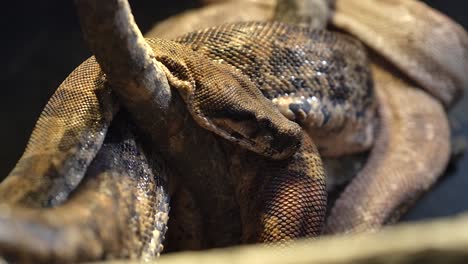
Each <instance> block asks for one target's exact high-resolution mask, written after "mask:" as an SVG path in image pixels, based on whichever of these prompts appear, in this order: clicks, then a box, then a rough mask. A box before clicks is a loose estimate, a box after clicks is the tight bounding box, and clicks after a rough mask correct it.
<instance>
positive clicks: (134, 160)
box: [0, 115, 169, 263]
mask: <svg viewBox="0 0 468 264" xmlns="http://www.w3.org/2000/svg"><path fill="white" fill-rule="evenodd" d="M117 119H118V120H114V122H113V125H112V126H111V127H110V128H109V132H108V134H107V136H106V139H105V141H104V143H103V145H102V146H101V148H100V150H99V152H98V153H97V154H96V157H95V158H94V159H93V161H92V162H91V164H90V165H89V167H88V169H87V170H86V177H85V178H84V180H83V182H82V183H81V184H80V186H79V187H78V189H77V190H76V191H75V192H74V193H73V194H72V195H71V196H70V197H69V199H68V200H67V201H66V202H65V203H64V204H63V205H61V206H59V207H55V208H49V209H31V208H25V207H19V206H13V205H10V204H9V205H7V204H2V206H0V251H1V255H2V257H4V258H5V259H6V260H8V261H12V262H15V263H17V262H21V263H38V262H40V263H52V262H53V263H69V262H77V261H85V260H91V259H94V260H98V259H113V258H139V259H152V258H154V257H155V256H157V255H158V254H159V253H160V252H161V250H162V245H161V242H162V240H163V239H164V233H165V231H166V226H165V224H164V223H165V222H167V213H168V210H169V208H168V197H167V190H166V184H165V182H164V181H165V178H166V174H165V173H166V172H165V169H164V168H163V167H162V165H161V164H160V163H159V162H157V161H156V160H155V159H154V155H153V154H151V153H149V152H145V151H144V150H143V149H142V148H141V146H140V144H138V143H136V140H138V141H141V138H138V137H136V136H135V134H134V132H132V130H134V129H133V128H132V125H130V124H128V118H125V119H124V118H122V115H120V117H119V116H118V117H117ZM153 171H156V172H157V173H158V175H157V177H155V175H154V173H153ZM44 176H45V177H47V176H48V175H44Z"/></svg>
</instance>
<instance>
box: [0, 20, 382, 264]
mask: <svg viewBox="0 0 468 264" xmlns="http://www.w3.org/2000/svg"><path fill="white" fill-rule="evenodd" d="M148 43H149V44H150V46H151V47H152V49H153V52H154V55H155V59H156V60H157V61H158V63H159V65H160V66H161V67H162V68H163V70H164V72H165V73H166V76H167V78H168V81H169V84H170V85H171V87H172V88H173V89H176V90H177V91H178V92H179V94H180V97H181V99H182V100H183V101H184V102H185V104H186V108H187V110H188V111H187V114H185V115H182V119H183V120H182V121H177V122H174V123H173V124H171V125H170V127H169V130H168V131H166V132H162V133H161V134H162V136H161V138H164V139H165V140H164V142H165V143H164V142H159V143H160V145H158V152H159V153H161V154H162V155H163V156H164V159H165V160H166V162H167V163H168V165H169V167H170V168H171V170H173V171H172V172H171V173H174V174H177V175H178V177H179V181H186V183H188V185H190V186H195V187H190V188H193V189H192V190H190V191H191V192H192V193H193V192H198V193H197V194H195V195H194V196H195V197H196V198H195V200H196V201H195V203H198V205H197V206H198V209H200V211H201V214H202V217H204V218H205V220H206V222H205V223H204V225H205V227H204V228H201V229H202V230H203V231H202V233H203V232H208V231H207V228H208V227H209V226H217V225H218V224H221V223H223V222H224V221H225V220H226V219H229V218H232V217H234V218H238V219H240V221H239V222H241V223H242V224H241V225H239V224H238V223H235V224H233V225H230V224H229V223H225V224H224V226H223V227H220V228H219V230H217V231H214V232H211V233H210V234H208V233H207V234H203V235H204V236H206V241H205V242H196V243H202V244H201V245H196V246H194V247H195V248H197V247H200V248H205V247H212V246H225V245H230V244H233V243H236V242H238V241H244V242H253V241H259V240H260V241H281V240H287V239H292V238H297V237H302V236H311V235H318V234H319V233H320V231H321V227H322V223H323V221H324V214H325V201H326V193H325V189H324V188H325V187H324V178H323V177H324V175H323V171H322V169H321V161H320V157H319V155H318V152H317V149H315V147H314V144H313V142H312V140H311V138H313V139H314V143H316V144H317V145H318V146H319V150H320V151H321V153H322V154H325V155H332V156H333V155H339V154H343V153H350V152H351V153H352V152H354V151H359V150H364V149H366V148H369V147H370V145H371V143H372V142H373V136H374V135H373V134H374V131H373V130H374V126H375V124H374V123H373V121H372V120H373V119H374V118H375V115H376V108H375V107H376V103H375V99H374V98H375V97H374V95H373V90H372V78H371V76H370V69H369V66H368V63H367V59H366V55H365V51H364V49H363V47H362V45H361V44H359V43H358V42H356V41H355V40H352V39H351V38H350V37H347V36H343V35H341V34H338V33H329V32H326V31H321V30H309V29H301V28H297V27H294V26H287V25H284V24H281V23H263V22H261V23H260V22H256V23H235V24H228V25H224V26H220V27H215V28H211V29H208V30H204V31H199V32H197V33H191V34H188V35H186V36H184V37H181V38H179V39H178V40H176V42H171V41H166V40H158V39H149V40H148ZM221 51H222V52H221ZM280 62H281V63H280ZM221 85H222V86H221ZM77 87H78V89H77ZM258 88H260V90H258ZM262 93H263V95H262ZM264 96H266V98H268V99H271V101H272V102H273V103H274V104H276V105H277V107H278V109H279V111H278V110H277V109H276V108H275V107H273V104H271V102H269V101H267V100H266V99H265V97H264ZM64 106H65V107H64ZM118 109H119V106H118V103H117V101H116V100H115V99H114V97H113V95H112V93H111V91H110V87H109V86H108V85H106V77H105V76H104V75H103V74H102V73H101V72H100V70H99V68H98V65H97V63H96V62H95V61H94V59H89V60H88V61H86V62H85V63H83V64H82V65H81V66H80V67H79V68H77V70H75V71H74V72H73V73H72V74H71V75H70V76H69V77H68V78H67V80H66V81H65V82H64V83H63V84H62V85H61V87H60V88H59V89H58V90H57V92H56V94H55V95H54V96H53V97H52V99H51V100H50V102H49V104H48V105H47V106H46V108H45V110H44V112H43V114H42V115H41V118H40V119H39V121H38V124H37V126H36V129H35V130H34V132H33V135H32V136H31V140H30V143H29V145H28V148H27V150H26V152H25V154H24V155H23V157H22V158H21V160H20V161H19V162H18V165H17V166H16V167H15V169H14V170H13V172H12V173H11V174H10V176H9V177H8V178H7V180H5V182H4V183H2V185H0V196H1V199H2V201H4V202H6V203H9V204H10V205H8V206H6V205H5V207H8V211H9V214H7V215H4V216H3V218H1V223H0V226H1V228H0V231H1V232H0V235H2V234H3V235H4V237H5V238H6V239H5V240H4V242H6V243H5V246H3V245H2V246H3V248H2V250H3V251H4V252H5V254H6V255H7V256H8V255H9V254H11V255H12V256H13V255H15V254H17V253H18V251H20V252H21V251H22V250H24V251H25V252H27V253H29V254H31V255H30V256H29V257H31V258H36V259H39V260H46V261H48V260H50V259H64V260H80V259H93V258H103V257H116V256H118V257H152V256H154V255H155V254H157V252H159V251H160V250H161V247H160V245H159V244H158V240H161V239H162V234H163V233H164V232H165V227H164V226H162V227H161V226H158V224H157V223H158V222H159V223H160V222H164V221H166V220H167V218H166V216H165V215H164V213H166V212H167V210H168V208H167V197H166V193H165V184H164V181H162V182H159V183H158V182H155V181H154V176H152V169H151V168H153V169H154V168H155V167H158V166H159V167H161V166H162V165H158V164H157V163H158V162H156V161H155V157H154V156H155V155H156V156H157V154H155V153H153V151H152V150H151V149H152V148H148V147H147V146H146V149H145V146H144V145H143V146H141V143H139V142H138V141H135V140H134V137H136V138H137V139H139V140H142V141H145V139H142V137H141V136H132V134H137V135H138V134H139V132H136V131H135V129H134V128H133V127H132V126H129V127H128V128H125V127H127V126H128V125H123V124H122V122H123V121H122V120H127V119H128V117H127V116H126V113H125V110H120V111H119V110H118ZM117 111H118V113H117V114H116V112H117ZM188 113H189V114H188ZM280 113H282V114H283V115H284V116H283V115H281V114H280ZM285 116H286V117H288V118H289V119H291V120H293V121H296V122H298V123H299V124H301V125H302V126H303V127H305V128H306V129H307V131H308V134H309V135H310V137H309V135H306V134H304V133H303V132H301V129H300V128H299V127H298V126H297V125H296V124H294V123H293V122H291V121H288V120H287V119H286V118H285ZM112 120H113V121H112ZM111 121H112V122H113V124H120V125H112V126H111V128H109V126H110V123H111ZM194 121H195V122H194ZM195 124H196V125H195ZM197 125H198V126H199V128H194V127H196V126H197ZM200 127H202V128H204V129H201V128H200ZM193 131H195V132H196V133H192V132H193ZM208 131H211V132H214V133H215V134H218V135H219V136H221V137H222V138H223V139H219V138H216V139H213V135H212V133H211V132H208ZM106 133H107V134H106ZM45 135H48V136H45ZM106 135H108V136H106ZM103 142H104V143H103ZM193 142H195V143H196V144H194V145H195V147H192V148H197V147H199V146H206V145H207V143H208V144H210V146H212V148H211V149H210V150H209V151H207V150H203V149H199V150H197V152H195V153H190V155H189V154H187V153H184V152H185V151H186V149H185V148H184V146H186V145H187V144H189V143H193ZM301 142H302V144H301ZM333 142H335V143H333ZM336 142H339V144H336ZM152 144H154V142H153V143H152ZM211 144H213V145H211ZM239 146H241V147H240V148H239ZM245 149H248V150H250V151H247V150H245ZM251 151H253V152H254V153H256V154H254V153H252V152H251ZM100 153H110V154H112V153H114V155H110V157H111V158H109V157H108V156H107V155H103V154H100ZM142 153H144V154H142ZM203 155H207V156H203ZM259 155H260V156H259ZM213 157H216V158H213ZM188 158H192V159H194V160H193V161H190V162H188V163H187V162H186V160H187V159H188ZM275 159H276V160H278V159H279V160H280V161H274V160H275ZM218 161H219V162H218ZM214 163H216V164H214ZM182 164H183V165H182ZM194 164H196V165H194ZM181 165H182V166H181ZM205 165H206V166H205ZM177 166H181V167H179V168H177ZM196 166H200V167H201V169H198V170H199V171H197V168H196ZM130 167H131V168H132V170H131V171H136V173H135V174H134V175H133V176H132V173H130V176H131V177H129V179H132V180H133V181H127V180H125V179H127V178H128V177H123V176H122V175H125V174H127V170H128V168H130ZM174 167H175V168H174ZM133 169H134V170H133ZM158 171H164V170H161V169H158ZM213 172H214V173H213ZM171 173H169V175H171ZM85 174H86V175H85ZM211 174H213V175H211ZM221 174H223V175H224V176H220V175H221ZM93 175H96V176H93ZM85 176H86V177H85ZM161 176H162V178H164V175H163V174H162V175H161ZM83 177H85V181H84V182H81V180H82V178H83ZM216 177H219V179H217V180H215V178H216ZM210 180H213V181H219V182H222V183H223V184H225V185H227V186H228V187H226V189H225V190H224V191H223V190H214V189H212V187H217V186H220V184H218V183H214V182H213V183H212V184H211V183H209V181H210ZM111 181H115V182H116V183H115V184H113V185H112V184H111V185H109V182H111ZM196 181H199V182H198V183H196ZM194 182H195V183H194ZM200 182H201V183H200ZM190 183H194V184H193V185H192V184H190ZM247 183H248V184H247ZM78 185H79V189H78V191H76V192H74V193H73V194H72V196H70V194H71V193H72V191H74V190H75V189H76V188H77V186H78ZM156 185H159V187H155V186H156ZM203 185H204V186H203ZM20 187H21V188H20ZM145 188H146V189H145ZM206 190H211V191H212V193H210V194H209V195H203V194H202V193H203V192H206ZM180 193H182V192H179V194H178V195H180ZM122 194H123V196H125V195H128V196H129V197H130V198H128V199H129V200H131V201H144V202H143V203H141V204H140V203H138V204H127V203H125V202H122V201H126V200H125V199H123V198H122V197H121V196H122ZM231 196H232V197H231ZM198 197H202V198H198ZM213 197H215V198H217V199H219V202H218V200H216V202H214V203H215V205H209V203H210V202H213V200H212V199H213ZM67 199H68V201H67V202H66V203H64V204H63V205H61V204H62V203H63V202H64V201H65V200H67ZM174 199H178V198H174ZM127 201H128V200H127ZM12 204H16V205H27V206H29V207H49V206H56V205H61V206H58V207H54V208H51V209H47V210H38V209H21V208H20V207H10V206H11V205H12ZM90 204H91V205H92V206H90ZM239 205H241V206H240V208H239ZM111 208H113V210H114V211H113V210H110V209H111ZM71 209H72V210H76V212H77V213H76V214H74V215H73V217H69V216H66V215H65V214H66V212H70V210H71ZM107 210H108V211H107ZM115 212H118V214H120V215H121V216H120V218H118V219H116V221H110V223H111V224H109V221H105V220H104V219H105V218H106V217H110V216H111V215H113V214H114V213H115ZM122 212H126V213H122ZM161 212H163V213H161ZM220 215H222V216H220ZM101 218H102V219H101ZM303 219H315V221H303ZM31 223H33V225H37V226H38V227H37V228H38V229H35V228H31V227H29V226H30V225H31ZM28 227H29V228H31V229H30V231H31V232H33V233H35V232H37V236H36V237H35V238H37V239H39V240H41V239H44V237H48V239H47V241H48V242H49V243H50V244H47V245H48V246H46V247H45V248H40V247H38V246H37V241H36V240H34V239H33V240H31V241H25V240H21V239H19V235H18V234H15V233H12V231H11V230H18V229H21V230H29V229H28ZM63 227H65V228H63ZM127 229H130V230H131V231H130V232H129V231H126V230H127ZM57 230H58V231H57ZM114 232H121V233H123V234H124V235H123V236H121V237H120V238H119V240H118V241H111V240H112V239H113V237H114ZM226 233H229V235H228V237H226ZM179 234H183V232H179ZM229 236H231V237H229ZM50 237H52V239H51V238H50ZM142 238H144V239H142ZM173 239H177V238H173ZM179 239H180V238H179ZM182 239H183V238H182ZM185 239H186V238H185ZM57 241H58V242H57ZM85 241H86V242H85ZM9 243H11V244H12V245H13V246H8V245H9ZM15 243H17V244H15ZM11 244H10V245H11ZM59 244H65V245H66V246H65V249H64V248H62V247H61V245H59ZM192 246H193V245H192ZM79 252H86V254H85V255H80V254H79ZM23 257H24V256H23ZM13 258H14V257H13ZM25 258H26V260H27V259H28V256H27V257H25Z"/></svg>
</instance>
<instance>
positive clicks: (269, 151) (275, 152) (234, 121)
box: [212, 112, 301, 159]
mask: <svg viewBox="0 0 468 264" xmlns="http://www.w3.org/2000/svg"><path fill="white" fill-rule="evenodd" d="M241 116H242V117H243V118H240V117H241ZM279 118H281V119H285V118H284V117H282V116H279ZM282 121H283V122H281V123H278V122H275V120H271V117H268V118H267V117H262V116H259V115H255V113H245V112H244V113H243V114H240V115H239V114H238V115H235V117H234V116H233V117H232V118H231V117H229V115H224V116H223V117H222V118H216V119H212V122H213V124H215V125H216V127H218V128H220V129H216V130H215V131H213V132H215V133H216V134H219V135H220V136H222V137H224V138H226V139H228V140H229V141H231V142H235V143H237V144H239V145H241V146H242V147H245V148H247V149H249V150H251V151H253V152H255V153H257V154H260V155H262V156H266V157H270V158H272V159H286V158H288V157H290V156H292V155H293V154H294V153H295V152H296V151H297V150H298V149H299V147H300V146H301V128H300V127H299V126H298V125H297V124H296V123H294V122H290V121H288V120H286V124H287V125H285V123H284V120H282Z"/></svg>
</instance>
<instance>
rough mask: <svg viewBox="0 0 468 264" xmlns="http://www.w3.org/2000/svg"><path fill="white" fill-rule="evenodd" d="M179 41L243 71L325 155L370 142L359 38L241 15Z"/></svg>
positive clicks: (367, 80)
mask: <svg viewBox="0 0 468 264" xmlns="http://www.w3.org/2000/svg"><path fill="white" fill-rule="evenodd" d="M176 41H178V42H180V43H183V44H186V45H189V46H190V47H191V48H192V49H193V50H195V51H197V52H198V53H200V54H204V55H206V56H207V57H209V58H212V59H213V60H216V61H219V62H221V63H225V64H229V65H232V66H234V67H235V68H236V69H239V70H241V71H242V73H244V74H245V75H246V76H248V77H249V79H250V80H252V81H253V82H254V83H255V84H256V85H257V86H258V87H259V89H260V90H261V91H262V92H263V94H264V95H265V96H266V97H267V98H268V99H270V100H271V101H272V102H273V103H274V104H275V105H276V106H277V107H278V109H279V110H280V112H281V113H282V114H283V115H284V116H286V117H288V118H289V119H290V120H292V121H295V122H297V123H299V124H300V125H301V126H302V127H303V128H305V129H306V131H307V132H308V133H309V135H311V136H312V138H314V140H315V142H316V144H318V147H319V150H320V153H321V154H322V155H325V156H331V155H335V156H336V155H342V154H346V153H354V152H358V151H362V150H366V149H368V148H369V147H370V146H371V144H372V142H373V136H374V135H373V128H374V127H373V120H374V118H375V98H374V95H373V91H372V88H373V85H372V79H371V77H370V72H369V69H368V68H367V66H366V65H367V57H366V53H365V51H364V48H363V47H362V46H361V45H360V43H359V42H357V41H356V40H354V39H352V38H350V37H347V36H344V35H341V34H338V33H331V32H328V31H324V30H310V29H306V28H300V27H293V26H288V25H286V24H281V23H277V22H272V23H271V24H266V23H260V22H254V23H249V22H245V23H236V24H231V25H227V26H220V27H217V28H213V29H208V30H203V31H198V32H194V33H189V34H187V35H186V36H184V37H181V38H179V39H177V40H176ZM281 62H282V63H281ZM285 62H286V63H285ZM265 77H266V78H265Z"/></svg>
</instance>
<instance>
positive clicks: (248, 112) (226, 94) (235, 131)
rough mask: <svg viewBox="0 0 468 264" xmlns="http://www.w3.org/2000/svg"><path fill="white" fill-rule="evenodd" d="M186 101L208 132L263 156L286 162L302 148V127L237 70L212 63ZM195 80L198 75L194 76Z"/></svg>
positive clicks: (196, 118)
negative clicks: (285, 115) (278, 108)
mask: <svg viewBox="0 0 468 264" xmlns="http://www.w3.org/2000/svg"><path fill="white" fill-rule="evenodd" d="M212 66H214V67H207V68H206V69H204V70H203V72H204V75H203V79H202V80H200V81H195V89H194V92H193V93H192V94H191V95H190V96H189V97H188V98H187V101H188V105H189V110H191V111H190V112H191V113H192V116H193V117H194V119H195V120H196V121H197V122H198V123H199V125H201V126H202V127H205V128H206V129H208V130H211V131H212V132H214V133H216V134H218V135H220V136H221V137H223V138H225V139H227V140H229V141H231V142H234V143H236V144H239V145H240V146H242V147H245V148H247V149H249V150H251V151H253V152H256V153H258V154H260V155H263V156H266V157H270V158H273V159H285V158H288V157H290V156H291V155H292V154H294V153H295V152H296V151H297V149H298V148H299V147H300V144H301V138H302V137H301V133H302V132H301V127H300V126H299V125H298V124H296V123H294V122H292V121H290V120H288V119H287V118H286V117H284V116H283V115H282V114H281V113H280V112H279V111H278V110H277V109H276V107H275V106H274V105H273V103H272V102H271V101H270V100H268V99H267V98H266V97H265V96H264V95H263V94H262V93H261V92H260V90H259V89H258V88H257V87H256V86H255V85H254V84H253V83H252V82H251V81H250V80H249V79H248V78H247V77H245V76H244V75H242V74H241V73H240V72H239V71H236V70H234V68H232V67H230V66H227V65H222V64H216V63H213V64H212ZM195 76H196V74H195Z"/></svg>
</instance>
